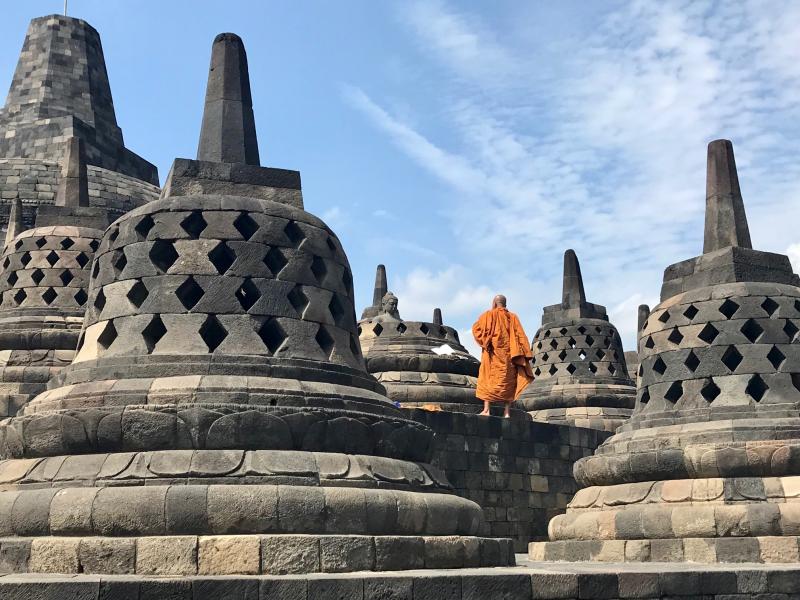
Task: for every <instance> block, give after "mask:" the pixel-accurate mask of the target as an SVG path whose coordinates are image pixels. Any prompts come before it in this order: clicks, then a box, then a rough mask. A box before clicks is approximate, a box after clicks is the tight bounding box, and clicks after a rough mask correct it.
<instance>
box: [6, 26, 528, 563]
mask: <svg viewBox="0 0 800 600" xmlns="http://www.w3.org/2000/svg"><path fill="white" fill-rule="evenodd" d="M88 295H89V298H88V300H87V305H88V311H87V315H86V321H85V325H84V329H83V332H82V334H81V339H80V342H79V344H78V351H77V354H76V356H75V358H74V360H73V362H72V364H71V365H70V366H68V367H66V368H65V369H64V370H63V371H62V372H61V373H60V374H59V375H58V376H57V377H56V378H55V379H54V380H53V381H51V384H50V386H49V389H48V390H47V391H45V392H43V393H42V394H40V395H39V396H37V397H36V398H35V399H34V400H32V401H31V402H30V403H29V404H28V405H27V406H26V407H25V408H24V409H23V411H22V412H21V414H20V415H18V416H17V417H14V418H11V419H7V420H5V421H3V422H2V423H0V453H2V456H3V458H4V459H5V460H3V461H2V462H0V480H2V482H3V486H2V491H0V536H10V535H15V536H18V537H19V538H21V543H24V542H26V541H29V542H30V561H29V562H28V569H29V570H32V571H35V570H39V571H42V570H44V571H47V570H50V571H56V572H65V571H67V572H95V573H119V572H124V573H135V574H139V575H147V576H149V575H185V574H194V573H202V574H206V575H219V574H231V573H248V574H257V573H288V572H314V571H351V570H371V569H378V570H381V569H390V568H391V569H408V568H419V567H426V568H435V567H441V566H445V565H452V561H453V559H454V557H457V558H459V559H460V565H462V566H466V565H476V566H477V565H498V564H509V563H512V564H513V554H511V553H510V551H509V549H510V547H511V546H510V540H503V541H498V540H494V539H488V538H478V537H473V536H475V535H479V534H480V533H481V532H482V531H483V530H484V528H485V522H484V520H483V515H482V512H481V509H480V507H479V506H478V505H477V504H475V503H474V502H471V501H469V500H465V499H462V498H460V497H458V496H455V495H454V494H452V491H451V487H450V485H449V484H448V482H447V480H446V479H445V478H444V477H443V475H442V474H441V472H440V471H438V470H437V469H435V468H433V467H431V466H430V465H428V464H426V461H427V459H428V456H429V451H430V449H431V440H432V435H433V433H432V431H431V430H430V429H428V428H426V427H424V426H422V425H420V424H418V423H416V422H414V421H411V420H409V419H406V418H404V417H403V415H402V413H401V411H399V410H398V409H397V408H395V407H394V406H393V405H392V403H391V402H390V401H389V400H388V399H387V398H386V395H385V392H384V389H383V387H382V386H381V385H380V384H379V383H378V382H377V381H376V380H375V379H374V378H373V377H372V376H371V375H369V374H368V373H367V372H366V370H365V368H364V361H363V358H362V356H361V351H360V347H359V343H358V338H357V334H356V320H355V311H354V308H353V286H352V278H351V274H350V267H349V265H348V261H347V257H346V256H345V253H344V251H343V249H342V247H341V244H340V243H339V240H338V238H337V237H336V235H335V234H334V233H333V232H332V231H331V230H330V229H329V228H328V227H327V226H326V225H325V223H323V222H322V221H321V220H320V219H318V218H316V217H315V216H313V215H311V214H309V213H308V212H306V211H305V210H303V199H302V195H301V190H300V176H299V173H297V172H296V171H286V170H280V169H272V168H264V167H260V166H259V164H258V152H257V146H256V133H255V127H254V119H253V109H252V101H251V97H250V86H249V80H248V72H247V59H246V55H245V50H244V46H243V44H242V41H241V39H240V38H239V37H238V36H236V35H234V34H230V33H226V34H221V35H219V36H217V38H216V39H215V40H214V44H213V49H212V58H211V70H210V74H209V82H208V92H207V95H206V110H205V114H204V117H203V128H202V134H201V136H200V146H199V149H198V157H197V160H186V159H178V160H176V161H175V164H174V166H173V169H172V171H171V174H170V180H169V182H168V184H167V186H166V187H165V192H164V195H163V197H162V198H161V199H159V200H156V201H153V202H150V203H149V204H146V205H144V206H142V207H140V208H138V209H136V210H134V211H132V212H130V213H128V214H126V215H124V216H122V217H121V218H119V219H118V220H117V221H115V222H114V223H113V224H112V225H111V226H110V227H109V228H108V229H107V230H106V232H105V234H104V236H103V239H102V241H101V243H100V246H99V248H98V250H97V252H96V258H95V263H94V267H93V268H92V276H91V279H90V287H89V294H88ZM219 536H223V537H219ZM76 547H79V548H80V554H79V555H77V558H76V560H75V561H72V562H69V561H64V560H60V559H59V558H58V557H59V556H62V557H63V552H69V549H70V548H76ZM178 557H179V558H178ZM448 561H449V562H448ZM90 569H91V571H90Z"/></svg>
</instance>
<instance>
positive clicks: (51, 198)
mask: <svg viewBox="0 0 800 600" xmlns="http://www.w3.org/2000/svg"><path fill="white" fill-rule="evenodd" d="M62 150H63V144H62ZM87 170H88V172H89V202H90V205H91V206H95V207H98V208H105V209H106V210H108V213H109V223H110V222H111V221H113V220H114V219H116V218H117V217H120V216H122V215H123V214H124V213H126V212H128V211H129V210H132V209H134V208H136V207H138V206H141V205H142V204H144V203H146V202H150V201H151V200H156V199H157V198H158V196H159V194H160V190H159V188H158V187H157V186H155V185H152V184H150V183H147V182H144V181H141V180H139V179H135V178H133V177H128V176H127V175H123V174H121V173H115V172H113V171H108V170H106V169H103V168H100V167H95V166H92V165H88V167H87ZM60 179H61V165H60V164H59V163H58V162H55V161H54V162H49V161H39V160H36V159H28V158H7V159H0V199H2V204H0V227H2V229H3V230H5V228H6V227H7V225H8V216H9V211H10V207H11V203H12V202H13V201H14V200H15V199H17V198H19V199H20V200H22V205H23V223H24V225H25V228H30V227H33V225H34V222H35V220H36V212H37V208H38V207H39V206H40V205H51V204H53V203H54V202H55V196H56V190H57V189H58V183H59V181H60Z"/></svg>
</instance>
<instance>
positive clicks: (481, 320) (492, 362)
mask: <svg viewBox="0 0 800 600" xmlns="http://www.w3.org/2000/svg"><path fill="white" fill-rule="evenodd" d="M472 335H473V336H474V337H475V341H476V342H477V343H478V345H479V346H480V347H481V348H482V349H483V352H482V353H481V368H480V371H479V372H478V389H477V392H476V394H475V395H476V396H477V397H478V399H479V400H488V401H489V402H511V401H512V400H516V399H517V397H518V396H519V395H520V394H521V393H522V390H524V389H525V386H526V385H528V384H529V383H530V382H531V380H532V379H533V371H531V365H530V362H529V361H530V359H531V358H533V354H532V353H531V346H530V343H529V342H528V338H527V336H526V335H525V331H524V330H523V329H522V324H521V323H520V322H519V318H518V317H517V315H515V314H514V313H512V312H509V311H508V309H506V308H503V307H498V308H493V309H492V310H487V311H486V312H485V313H483V314H482V315H481V316H480V317H478V320H477V321H476V322H475V324H474V325H473V326H472Z"/></svg>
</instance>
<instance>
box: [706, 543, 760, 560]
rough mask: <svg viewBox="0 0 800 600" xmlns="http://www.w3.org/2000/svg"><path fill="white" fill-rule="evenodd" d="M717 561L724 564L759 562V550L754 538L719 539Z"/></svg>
mask: <svg viewBox="0 0 800 600" xmlns="http://www.w3.org/2000/svg"><path fill="white" fill-rule="evenodd" d="M717 560H718V561H719V562H724V563H741V562H760V560H761V557H760V549H759V545H758V540H757V539H756V538H734V537H728V538H719V539H718V540H717Z"/></svg>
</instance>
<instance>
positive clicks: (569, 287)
mask: <svg viewBox="0 0 800 600" xmlns="http://www.w3.org/2000/svg"><path fill="white" fill-rule="evenodd" d="M563 290H564V291H563V293H562V297H561V303H562V305H563V306H564V307H565V308H579V307H580V305H581V304H584V303H585V302H586V292H584V290H583V277H582V276H581V265H580V263H579V262H578V257H577V255H576V254H575V251H574V250H572V249H569V250H567V251H566V252H564V288H563Z"/></svg>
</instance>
